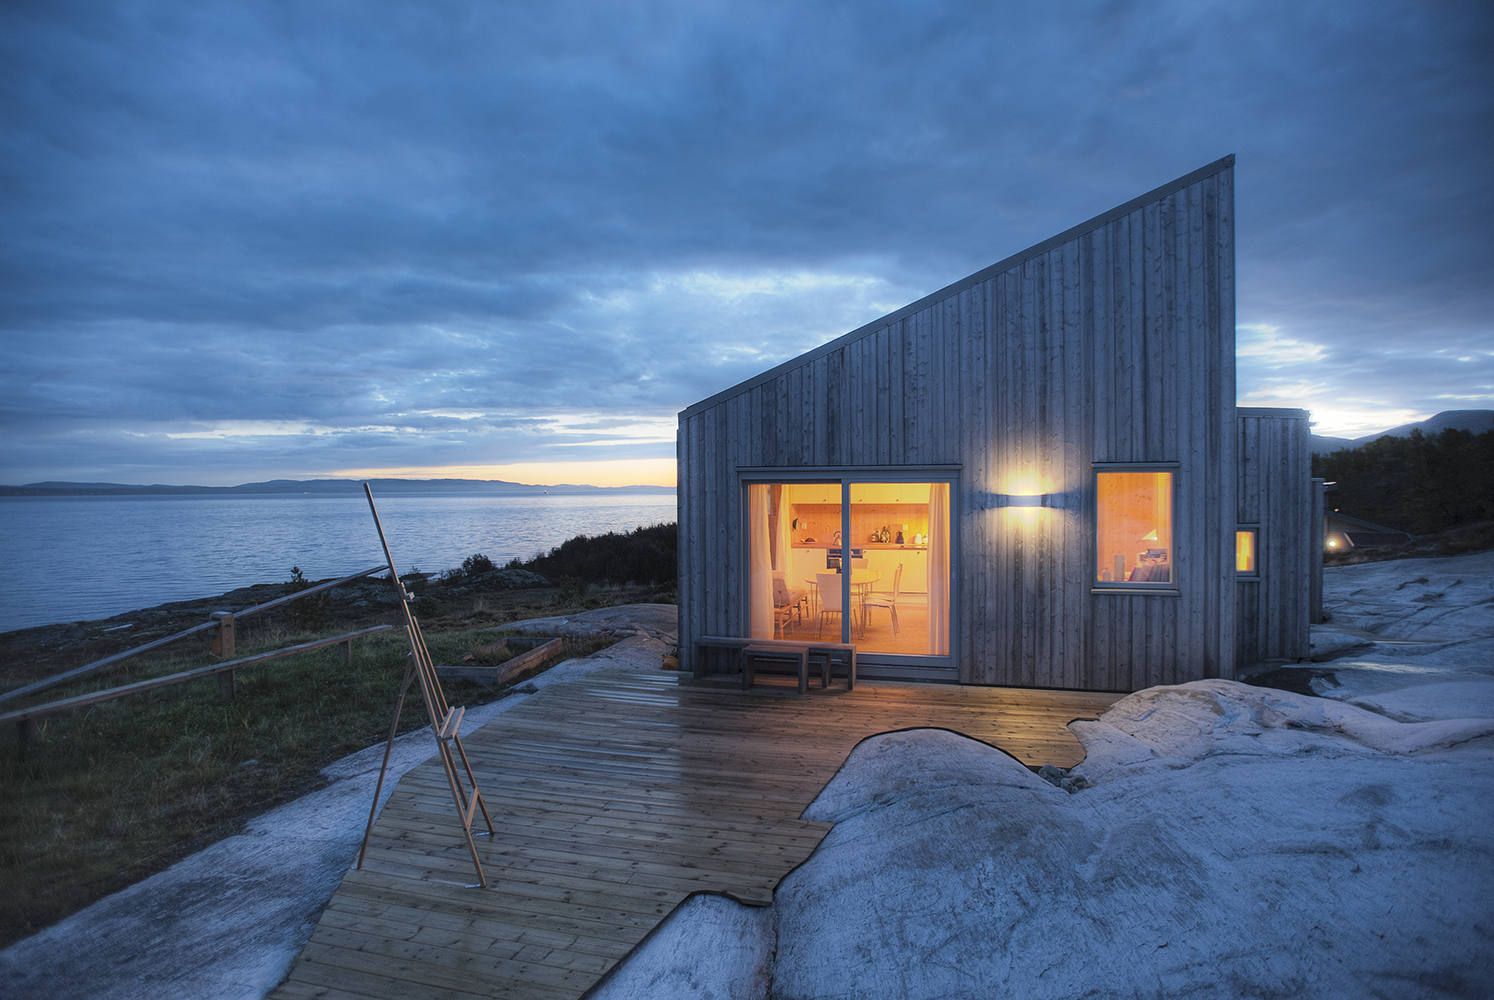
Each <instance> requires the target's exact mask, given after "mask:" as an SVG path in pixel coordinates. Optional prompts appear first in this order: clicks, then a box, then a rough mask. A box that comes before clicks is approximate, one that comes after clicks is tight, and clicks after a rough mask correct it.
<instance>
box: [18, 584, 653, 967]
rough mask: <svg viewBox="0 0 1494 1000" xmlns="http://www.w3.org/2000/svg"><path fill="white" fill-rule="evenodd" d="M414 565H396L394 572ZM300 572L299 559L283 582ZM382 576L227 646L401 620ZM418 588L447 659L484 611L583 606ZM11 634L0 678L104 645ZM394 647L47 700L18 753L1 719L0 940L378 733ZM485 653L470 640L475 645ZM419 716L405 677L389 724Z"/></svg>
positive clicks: (84, 655) (634, 596)
mask: <svg viewBox="0 0 1494 1000" xmlns="http://www.w3.org/2000/svg"><path fill="white" fill-rule="evenodd" d="M421 579H422V580H423V577H422V578H421ZM412 582H413V581H411V580H409V579H407V580H406V584H407V586H409V585H410V583H412ZM298 584H299V585H298ZM310 585H311V583H310V581H307V580H306V578H305V576H304V575H303V574H302V573H301V572H299V570H296V571H293V572H292V579H291V581H290V582H289V583H288V584H287V585H286V589H287V590H292V589H294V590H301V589H305V587H306V586H310ZM389 586H390V585H389V584H388V582H387V581H368V582H367V584H366V585H365V586H364V587H363V588H362V589H359V588H355V587H354V588H349V589H350V590H352V591H356V592H354V593H350V594H349V595H347V596H345V597H344V598H342V599H341V600H334V599H331V598H330V595H327V596H328V601H327V603H326V604H325V605H324V606H322V607H321V608H319V610H318V617H319V618H321V617H322V616H325V618H324V619H323V620H321V621H319V623H318V624H317V625H316V626H315V627H308V625H307V624H306V621H307V615H305V614H304V613H303V612H300V611H298V609H297V608H296V605H297V604H298V603H300V602H293V603H291V604H290V605H288V606H286V607H284V608H281V609H278V610H276V611H272V612H267V613H265V614H264V615H260V616H254V617H251V618H248V619H242V620H240V622H239V624H238V630H237V631H238V634H237V639H238V642H237V649H236V654H237V655H239V656H248V655H253V654H254V653H256V652H261V651H268V650H273V649H279V648H283V647H285V646H289V645H293V644H295V643H298V642H304V641H308V640H311V639H315V638H322V637H325V636H328V635H335V634H339V633H341V632H345V631H351V630H353V629H356V628H361V627H366V626H368V625H372V624H380V623H386V624H394V625H398V624H399V614H398V610H397V608H395V607H393V606H391V605H388V604H379V603H377V601H376V597H377V595H378V594H379V593H381V592H382V591H384V590H387V589H388V588H389ZM411 589H416V588H414V587H412V588H411ZM419 589H421V590H422V591H423V593H422V594H421V596H420V598H419V599H418V601H417V602H416V604H415V607H416V609H417V614H418V615H419V616H420V619H421V625H422V628H423V630H424V632H425V635H426V640H427V643H428V644H429V645H430V647H431V655H432V657H433V658H434V659H435V661H436V662H437V663H454V662H456V661H458V660H460V659H461V657H462V656H463V655H465V654H466V653H468V652H469V651H472V650H473V649H474V648H476V647H479V646H483V645H486V644H489V643H491V642H493V641H494V640H495V638H496V637H497V636H499V635H501V633H500V632H495V631H494V628H495V627H497V626H501V625H502V623H503V622H505V621H511V620H515V619H518V618H532V617H539V616H543V615H548V614H557V613H562V614H566V613H573V612H576V611H580V610H583V609H584V608H583V606H581V605H577V604H566V603H562V594H561V592H560V591H559V590H558V589H556V588H535V589H526V590H498V591H493V592H474V591H473V590H472V588H470V587H467V588H460V589H458V590H449V589H447V588H443V587H442V586H441V585H440V583H439V582H436V583H433V584H432V585H430V586H429V587H421V588H419ZM671 589H672V588H671ZM272 596H273V595H272ZM318 596H324V595H318ZM667 596H669V595H668V594H667V593H665V592H661V591H659V590H657V589H655V590H652V591H638V590H624V589H622V588H611V589H607V590H604V591H601V592H600V598H599V597H598V596H597V595H593V596H591V597H589V598H588V600H587V602H586V606H599V605H601V604H602V603H633V602H634V601H637V600H650V599H652V600H658V599H661V598H664V597H667ZM370 598H375V599H370ZM312 599H315V598H312ZM359 605H362V606H361V607H360V606H359ZM137 617H138V616H137ZM200 620H201V617H200V615H199V616H197V617H195V618H193V619H192V620H189V621H186V622H184V623H178V622H175V621H173V622H162V624H161V625H160V629H161V631H162V634H165V633H167V632H170V631H175V630H177V629H178V628H180V627H184V625H185V624H193V623H195V621H200ZM99 624H100V625H102V624H103V623H99ZM93 631H94V632H98V631H101V629H99V628H98V627H97V626H96V627H95V628H94V630H93ZM18 635H20V634H19V633H12V634H11V635H10V636H8V637H7V638H8V639H9V640H10V645H9V646H8V647H7V648H6V653H7V657H6V662H5V664H4V666H3V668H0V687H3V688H15V687H19V686H21V685H22V684H25V683H28V682H29V681H31V680H34V679H36V678H37V677H39V676H45V675H47V674H51V673H55V672H57V671H59V670H62V669H67V668H69V667H72V666H77V665H78V664H79V663H82V662H88V661H89V660H91V659H94V658H96V657H97V656H99V655H105V654H107V653H108V652H113V651H115V650H114V649H110V648H107V647H104V646H101V645H100V642H101V641H102V640H98V639H94V640H91V641H90V642H89V643H88V644H87V645H85V646H82V647H80V648H78V649H77V650H76V652H75V653H74V654H73V656H72V657H70V658H68V659H64V658H62V657H61V656H60V654H58V653H57V652H55V648H56V647H55V644H53V645H52V647H51V649H48V648H46V646H45V645H44V644H43V643H41V642H40V641H39V640H38V641H37V642H36V643H34V644H33V645H31V646H21V645H18V644H17V640H16V638H15V637H16V636H18ZM119 639H120V640H123V636H120V637H119ZM130 641H133V642H138V641H140V640H139V639H138V638H136V639H134V640H130ZM209 642H210V637H209V636H208V635H207V634H203V635H200V636H196V637H192V638H189V639H186V640H183V641H181V642H179V643H177V644H175V645H173V646H171V647H168V648H166V649H164V650H162V651H160V652H159V654H157V655H155V656H149V657H142V658H139V659H135V660H131V661H128V662H127V664H126V665H125V666H124V667H123V668H122V669H119V670H116V671H114V672H111V673H108V674H106V675H103V676H100V677H96V678H93V679H91V680H87V681H81V682H77V683H74V684H71V685H65V686H60V687H57V688H54V689H52V690H50V691H47V692H45V693H44V694H42V695H40V696H37V697H34V698H32V699H28V701H27V702H26V703H27V704H39V703H42V702H46V701H53V700H57V699H60V698H65V697H70V696H73V695H77V694H82V693H84V692H87V691H94V690H100V689H103V688H108V687H114V686H117V685H120V684H125V683H128V682H130V681H134V680H141V679H144V678H146V677H154V676H161V675H165V674H170V673H176V672H179V671H182V670H188V669H191V668H193V667H197V666H202V665H205V664H208V663H213V662H216V658H215V657H213V656H212V655H211V653H210V651H209ZM127 644H128V643H127V642H126V643H122V644H121V645H120V646H119V647H116V648H122V646H123V645H127ZM606 645H608V642H607V641H591V640H569V639H568V640H567V641H566V648H565V651H564V653H563V654H562V656H563V657H564V658H569V657H573V656H585V655H589V654H590V653H592V652H595V651H596V650H598V649H600V648H602V647H603V646H606ZM407 652H408V647H407V646H406V643H405V639H404V634H403V630H402V629H398V630H396V631H394V632H389V633H384V634H382V635H378V636H374V637H371V638H368V639H361V640H359V641H358V642H357V643H355V645H354V649H353V663H352V665H351V667H345V666H343V665H342V663H341V660H340V657H339V648H338V647H335V646H334V647H328V648H325V649H322V650H317V651H314V652H310V653H305V654H302V655H300V656H296V657H288V658H286V659H284V660H276V661H273V662H270V663H265V664H261V665H259V666H254V667H249V668H246V669H245V670H242V671H240V672H239V674H238V683H237V695H236V697H235V699H234V700H233V701H231V702H222V701H220V700H219V696H218V685H217V683H216V681H215V680H213V679H211V678H209V679H206V680H196V681H190V682H187V683H185V684H178V685H173V686H169V687H164V688H158V689H155V690H153V691H150V692H146V693H142V694H139V695H132V696H128V697H125V698H121V699H118V700H115V701H109V702H102V703H99V704H96V705H93V706H89V707H87V708H84V709H80V710H78V711H76V712H73V713H69V714H59V715H53V716H48V717H46V718H45V719H44V720H42V723H43V724H42V731H41V739H40V742H39V743H38V744H36V745H34V746H33V747H31V748H30V749H29V750H28V751H27V752H25V753H24V754H23V753H22V752H21V749H20V746H19V743H18V741H16V740H15V739H14V734H13V733H7V734H5V735H6V737H7V738H6V739H5V740H4V741H0V801H3V802H4V809H3V811H0V898H3V899H5V900H6V905H5V906H4V907H3V908H0V946H3V945H4V944H7V943H9V942H11V941H14V940H16V939H18V938H20V937H23V936H25V935H27V934H30V933H33V932H35V931H37V930H39V929H41V928H42V927H45V926H47V925H48V924H50V923H53V922H54V921H56V920H58V919H61V918H62V917H64V916H66V915H68V914H69V913H72V912H74V911H76V910H79V909H81V908H83V907H84V906H87V905H88V904H89V903H91V902H93V901H94V900H97V899H99V898H102V897H103V896H105V895H108V894H109V893H112V892H116V891H118V890H119V889H122V888H124V887H125V886H127V885H129V884H131V883H133V882H136V881H138V880H139V879H141V878H144V877H145V876H147V875H150V874H151V873H153V872H156V871H159V870H161V869H162V868H165V867H167V866H168V865H170V864H171V863H172V862H174V861H176V860H177V859H179V858H181V857H183V856H185V855H187V854H190V853H192V852H194V851H197V850H200V849H201V848H203V847H205V846H207V845H208V844H210V843H212V842H213V841H215V840H218V839H219V838H221V837H224V836H227V835H230V834H232V833H235V832H237V831H238V830H240V829H242V827H243V824H244V822H245V821H246V820H247V819H249V818H250V817H252V816H254V815H256V814H258V813H260V812H263V811H265V810H266V809H269V808H271V807H273V806H274V805H276V804H277V803H280V802H282V801H285V800H286V799H289V798H294V797H296V796H297V795H300V794H303V793H305V792H307V791H311V790H313V789H315V788H317V787H319V786H320V785H322V784H323V783H324V781H323V779H322V778H321V776H320V771H321V769H322V768H324V767H326V766H327V765H328V764H330V763H332V762H333V761H335V760H337V759H339V758H341V757H343V756H345V755H347V754H348V753H351V752H353V751H356V750H359V749H362V748H364V747H367V746H370V745H372V744H374V743H377V742H379V741H381V740H382V739H384V737H385V736H387V734H388V731H389V722H390V719H391V717H392V713H393V711H394V704H395V698H396V695H397V691H398V687H399V681H400V678H401V677H402V675H403V671H404V664H405V656H406V653H407ZM506 658H507V657H506V656H504V657H498V658H497V659H506ZM494 660H495V657H493V656H490V655H483V656H479V657H478V662H481V663H492V662H494ZM552 662H553V661H552ZM548 666H549V664H545V665H543V667H548ZM543 667H542V668H539V669H543ZM537 672H538V669H536V670H535V671H531V672H527V673H526V674H525V675H524V676H523V677H520V678H516V679H515V680H514V681H513V682H512V683H521V682H522V681H523V680H524V679H525V678H527V677H529V676H532V674H533V673H537ZM445 686H446V690H447V694H448V697H449V698H450V700H451V701H452V702H453V703H455V704H464V705H469V706H470V705H477V704H482V703H484V702H487V701H491V700H494V699H495V698H499V697H503V695H504V694H505V693H506V690H505V689H500V688H496V687H481V686H479V685H476V684H473V683H468V682H450V683H447V684H446V685H445ZM6 707H7V708H13V707H19V706H17V705H14V704H11V705H7V706H6ZM425 724H426V719H425V713H424V708H423V706H422V705H421V703H420V699H419V695H418V694H414V695H412V697H411V699H410V700H408V701H407V702H406V706H405V712H404V715H403V718H402V720H401V727H400V728H401V730H402V731H409V730H412V729H415V728H417V727H420V726H423V725H425Z"/></svg>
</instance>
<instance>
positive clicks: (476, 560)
mask: <svg viewBox="0 0 1494 1000" xmlns="http://www.w3.org/2000/svg"><path fill="white" fill-rule="evenodd" d="M494 568H495V567H494V566H493V560H491V559H489V558H488V557H487V556H485V555H483V554H482V553H481V552H475V553H473V554H472V555H470V556H468V557H467V558H465V559H463V560H462V572H463V573H464V574H466V575H467V576H469V577H471V576H481V575H482V574H484V573H491V572H493V570H494Z"/></svg>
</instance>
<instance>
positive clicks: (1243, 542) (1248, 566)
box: [1235, 530, 1256, 573]
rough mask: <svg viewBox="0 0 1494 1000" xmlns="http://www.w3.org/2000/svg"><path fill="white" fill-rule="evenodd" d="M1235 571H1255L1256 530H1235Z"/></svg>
mask: <svg viewBox="0 0 1494 1000" xmlns="http://www.w3.org/2000/svg"><path fill="white" fill-rule="evenodd" d="M1235 572H1236V573H1254V572H1256V568H1255V532H1254V531H1253V530H1252V531H1237V532H1235Z"/></svg>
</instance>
